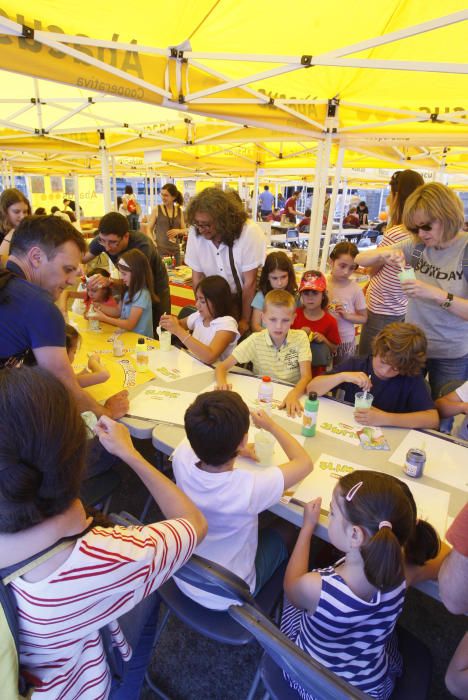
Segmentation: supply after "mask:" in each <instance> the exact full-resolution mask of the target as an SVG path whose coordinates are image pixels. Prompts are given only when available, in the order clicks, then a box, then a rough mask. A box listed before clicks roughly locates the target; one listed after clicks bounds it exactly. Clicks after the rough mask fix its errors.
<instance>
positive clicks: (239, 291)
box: [228, 245, 242, 318]
mask: <svg viewBox="0 0 468 700" xmlns="http://www.w3.org/2000/svg"><path fill="white" fill-rule="evenodd" d="M228 250H229V264H230V266H231V271H232V276H233V277H234V284H235V285H236V290H237V294H236V301H237V304H238V306H239V310H238V311H239V318H240V317H241V316H242V285H241V283H240V279H239V274H238V272H237V269H236V264H235V262H234V252H233V250H232V245H230V246H228Z"/></svg>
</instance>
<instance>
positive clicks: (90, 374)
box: [65, 323, 110, 387]
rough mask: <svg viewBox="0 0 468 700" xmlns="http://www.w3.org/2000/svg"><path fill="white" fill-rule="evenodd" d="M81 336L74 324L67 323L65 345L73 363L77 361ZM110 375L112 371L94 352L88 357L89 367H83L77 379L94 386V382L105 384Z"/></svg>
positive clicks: (81, 383)
mask: <svg viewBox="0 0 468 700" xmlns="http://www.w3.org/2000/svg"><path fill="white" fill-rule="evenodd" d="M80 343H81V336H80V334H79V333H78V331H77V330H76V328H75V327H74V326H71V325H70V324H69V323H66V324H65V347H66V349H67V355H68V359H69V360H70V364H71V365H72V364H73V362H74V361H75V355H76V353H77V350H78V348H79V347H80ZM109 377H110V372H108V371H107V369H106V368H105V367H103V366H102V365H101V360H100V357H99V355H98V354H97V353H93V354H92V355H90V356H89V357H88V369H83V370H82V371H81V372H78V374H77V375H76V379H77V381H78V384H79V385H80V386H82V387H87V386H93V385H94V384H103V383H104V382H107V380H108V379H109Z"/></svg>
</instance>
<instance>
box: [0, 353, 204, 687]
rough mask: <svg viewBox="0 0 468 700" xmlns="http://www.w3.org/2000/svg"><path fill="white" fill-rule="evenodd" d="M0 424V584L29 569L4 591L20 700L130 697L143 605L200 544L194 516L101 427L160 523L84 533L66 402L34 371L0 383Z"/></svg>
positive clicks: (82, 435)
mask: <svg viewBox="0 0 468 700" xmlns="http://www.w3.org/2000/svg"><path fill="white" fill-rule="evenodd" d="M39 407H40V408H39ZM0 423H1V425H2V430H1V431H0V533H1V534H0V545H1V546H0V568H1V569H2V575H3V576H4V575H5V573H4V572H5V568H6V567H10V568H11V569H17V568H18V565H19V564H20V563H21V562H22V561H23V560H24V559H26V558H29V557H36V558H37V561H35V562H33V568H31V569H29V570H28V571H27V573H22V574H20V575H18V574H16V576H15V577H14V579H13V581H12V582H11V583H10V584H9V587H10V591H11V592H12V594H13V596H14V599H15V603H16V610H17V622H18V625H19V652H20V666H21V672H22V674H24V677H25V680H26V682H27V684H28V685H29V686H31V687H32V697H33V698H34V697H36V693H35V692H34V688H35V687H37V688H40V695H41V696H42V697H47V700H58V698H60V699H61V700H71V699H72V698H78V697H81V698H85V697H93V698H97V697H99V698H103V700H104V699H107V698H111V699H114V698H115V700H117V698H119V699H121V698H122V699H123V698H137V697H139V695H140V690H141V686H142V683H143V677H144V672H145V669H146V665H147V662H148V659H149V656H150V654H151V647H152V642H153V638H154V635H153V636H152V635H151V632H152V630H154V629H155V627H156V620H157V614H158V603H157V599H156V596H154V595H152V594H153V592H154V591H156V590H157V588H158V587H159V586H160V585H161V584H162V583H164V582H165V581H166V580H167V579H168V578H169V576H172V575H173V574H174V573H175V572H176V571H177V569H178V568H179V567H180V566H182V565H183V564H184V563H185V562H186V561H187V559H188V558H189V557H190V556H191V554H192V551H193V549H194V547H195V546H196V544H197V541H201V540H202V539H203V538H204V536H205V534H206V521H205V519H204V517H203V515H202V514H201V513H200V512H199V510H198V509H197V508H196V507H195V506H194V505H193V503H192V502H191V501H190V500H189V499H188V498H187V497H186V496H185V495H184V494H183V493H182V492H181V491H180V490H179V489H178V488H177V487H176V486H175V485H174V484H173V483H172V482H171V481H170V480H169V479H167V478H166V477H165V476H163V475H162V474H161V473H160V472H159V471H158V470H157V469H154V467H153V466H152V465H151V464H149V463H148V462H147V461H146V460H145V459H144V458H143V457H142V456H141V455H140V454H139V453H138V452H137V451H136V450H135V448H134V447H133V444H132V441H131V438H130V435H129V433H128V430H127V428H126V427H125V426H123V425H121V424H119V423H115V422H114V421H113V420H111V419H110V418H107V417H102V418H101V419H100V420H99V422H98V423H97V425H96V428H95V432H96V434H97V436H98V437H99V440H100V441H101V443H102V445H104V447H105V448H106V450H107V451H108V452H111V453H112V454H114V455H116V456H118V457H119V458H121V459H122V461H123V462H125V463H126V464H127V465H128V466H129V467H130V469H132V470H133V471H134V472H135V474H136V475H137V476H138V477H139V478H140V479H141V480H142V482H143V483H144V484H145V486H146V487H147V488H148V490H149V491H150V493H151V495H152V496H153V498H154V499H155V500H156V502H157V503H158V505H159V507H160V508H161V510H162V512H163V514H164V516H165V517H167V518H170V520H167V521H165V522H159V523H153V524H150V525H145V526H141V527H130V528H126V527H121V526H115V525H113V524H111V523H110V525H109V526H108V527H107V526H106V527H102V526H99V525H93V523H92V521H91V519H90V518H87V517H86V513H85V511H84V509H83V506H82V504H81V501H80V500H79V489H80V484H81V480H82V476H83V468H84V458H85V454H86V449H87V439H86V430H85V424H84V422H83V420H82V419H81V417H80V414H79V412H78V409H77V404H76V401H75V400H74V399H73V397H72V396H71V395H70V394H69V393H68V391H67V390H66V388H65V387H64V386H63V384H62V383H61V382H60V381H59V380H58V379H56V378H55V377H53V376H52V375H51V374H50V373H48V372H46V371H45V370H41V369H39V368H34V369H32V368H27V367H23V368H21V369H19V370H18V369H14V370H8V369H5V370H3V371H2V372H0ZM59 542H60V547H59V548H57V550H56V551H55V549H54V551H53V552H49V558H47V559H46V560H39V556H40V555H41V554H42V553H43V551H44V549H48V548H50V547H51V546H55V545H56V544H57V543H59ZM139 604H140V605H139ZM137 606H138V607H137ZM134 608H135V610H133V609H134ZM130 611H131V612H130ZM125 613H127V615H125ZM122 616H124V617H122ZM103 628H108V629H107V632H108V634H110V636H111V639H112V645H113V647H114V654H115V656H116V662H117V665H120V666H122V667H123V675H124V678H123V681H122V685H120V687H118V686H117V683H116V682H115V681H113V679H112V677H111V671H110V668H109V665H108V663H107V659H106V653H105V651H104V647H103V642H102V638H101V634H100V632H99V630H101V629H103ZM147 635H149V644H148V636H147ZM130 645H131V646H130ZM132 651H133V653H132ZM130 659H131V660H130ZM125 662H127V663H125ZM90 689H92V690H90ZM37 695H39V692H38V694H37Z"/></svg>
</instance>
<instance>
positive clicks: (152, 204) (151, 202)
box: [149, 170, 154, 211]
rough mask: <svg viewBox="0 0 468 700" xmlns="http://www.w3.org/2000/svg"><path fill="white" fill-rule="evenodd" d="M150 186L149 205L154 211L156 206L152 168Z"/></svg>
mask: <svg viewBox="0 0 468 700" xmlns="http://www.w3.org/2000/svg"><path fill="white" fill-rule="evenodd" d="M149 179H150V180H149V186H150V193H149V205H150V209H151V211H153V208H154V172H153V171H152V170H150V172H149Z"/></svg>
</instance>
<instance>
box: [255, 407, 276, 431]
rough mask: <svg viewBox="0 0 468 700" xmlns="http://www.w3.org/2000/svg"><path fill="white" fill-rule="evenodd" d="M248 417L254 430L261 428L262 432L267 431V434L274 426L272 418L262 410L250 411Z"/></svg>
mask: <svg viewBox="0 0 468 700" xmlns="http://www.w3.org/2000/svg"><path fill="white" fill-rule="evenodd" d="M250 416H251V418H252V422H253V424H254V426H255V427H256V428H263V430H268V432H269V431H270V430H271V429H272V428H273V426H274V425H275V421H274V420H273V418H272V417H271V416H269V415H268V413H267V412H266V411H264V410H263V408H255V409H251V411H250Z"/></svg>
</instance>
